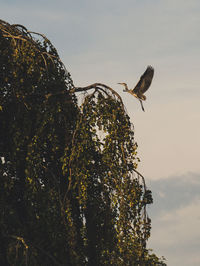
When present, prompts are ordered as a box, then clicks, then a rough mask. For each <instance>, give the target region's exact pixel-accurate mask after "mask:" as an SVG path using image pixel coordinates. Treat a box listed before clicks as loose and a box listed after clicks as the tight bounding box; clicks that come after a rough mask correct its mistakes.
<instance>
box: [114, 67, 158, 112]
mask: <svg viewBox="0 0 200 266" xmlns="http://www.w3.org/2000/svg"><path fill="white" fill-rule="evenodd" d="M153 75H154V69H153V67H152V66H148V67H147V69H146V71H145V72H144V74H143V75H142V76H141V77H140V80H139V81H138V83H137V84H136V86H135V87H134V89H130V90H129V89H128V86H127V84H126V83H118V84H121V85H123V86H124V87H125V90H124V91H126V92H129V93H130V94H132V95H133V96H135V97H136V98H138V99H139V101H140V103H141V106H142V110H143V111H144V107H143V105H142V101H145V100H146V96H145V95H144V93H145V92H146V91H147V90H148V88H149V87H150V85H151V82H152V79H153Z"/></svg>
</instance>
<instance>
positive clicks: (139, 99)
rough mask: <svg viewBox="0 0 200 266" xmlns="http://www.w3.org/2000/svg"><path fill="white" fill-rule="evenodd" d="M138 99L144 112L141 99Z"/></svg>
mask: <svg viewBox="0 0 200 266" xmlns="http://www.w3.org/2000/svg"><path fill="white" fill-rule="evenodd" d="M139 101H140V104H141V107H142V111H144V112H145V110H144V106H143V103H142V100H140V99H139Z"/></svg>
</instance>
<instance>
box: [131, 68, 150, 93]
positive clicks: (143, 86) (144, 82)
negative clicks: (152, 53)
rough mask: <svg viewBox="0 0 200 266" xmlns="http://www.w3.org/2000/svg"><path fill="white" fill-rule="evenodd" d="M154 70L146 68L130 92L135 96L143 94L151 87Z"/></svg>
mask: <svg viewBox="0 0 200 266" xmlns="http://www.w3.org/2000/svg"><path fill="white" fill-rule="evenodd" d="M153 75H154V69H153V67H152V66H148V67H147V69H146V71H145V72H144V74H143V75H142V76H141V77H140V80H139V81H138V83H137V85H136V86H135V88H134V89H133V90H132V91H133V92H134V93H135V94H136V95H138V94H143V93H145V92H146V91H147V90H148V88H149V87H150V85H151V81H152V79H153Z"/></svg>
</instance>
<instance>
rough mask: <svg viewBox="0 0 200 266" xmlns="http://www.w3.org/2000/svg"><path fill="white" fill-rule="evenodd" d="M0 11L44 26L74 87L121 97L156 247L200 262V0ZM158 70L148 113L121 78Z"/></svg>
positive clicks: (191, 265)
mask: <svg viewBox="0 0 200 266" xmlns="http://www.w3.org/2000/svg"><path fill="white" fill-rule="evenodd" d="M0 3H1V10H0V12H1V19H3V20H5V21H7V22H9V23H11V24H12V23H13V24H17V23H18V24H22V25H24V26H26V27H27V28H28V29H29V30H32V31H37V32H40V33H43V34H45V35H46V36H47V37H48V38H49V39H50V40H51V41H52V43H53V44H54V45H55V47H56V48H57V50H58V53H59V55H60V57H61V60H62V61H63V62H64V64H65V66H66V68H67V69H68V70H69V72H70V73H71V75H72V78H73V80H74V84H75V86H86V85H89V84H91V83H94V82H101V83H104V84H107V85H109V86H111V87H113V88H114V89H115V90H116V91H117V92H118V93H120V95H121V96H122V98H123V100H124V103H125V105H126V108H127V111H128V114H129V115H130V117H131V121H132V122H133V124H134V126H135V139H136V141H137V143H138V146H139V148H138V155H139V157H140V159H141V163H140V165H139V168H138V169H139V171H140V172H141V173H142V174H143V175H144V176H145V177H146V180H147V185H148V187H149V188H150V189H151V190H152V191H153V196H154V204H153V205H152V206H151V207H149V208H148V210H149V215H150V217H151V218H152V227H153V228H152V236H151V238H150V240H149V247H150V248H153V250H154V252H155V253H156V254H157V255H159V256H161V255H163V256H165V257H166V259H167V265H169V266H179V265H180V266H197V265H198V266H199V265H200V252H199V248H200V231H199V226H200V214H199V210H200V193H199V191H200V162H199V159H200V89H199V86H200V85H199V84H200V1H199V0H190V1H186V0H185V1H184V0H151V1H150V0H124V1H119V0H101V1H97V0H65V1H64V0H58V1H52V0H48V1H47V0H43V1H42V0H40V1H39V0H35V1H20V0H18V1H16V0H0ZM147 65H152V66H153V67H154V68H155V76H154V79H153V82H152V85H151V87H150V89H149V91H148V92H147V93H146V96H147V101H146V102H145V103H144V107H145V112H142V110H141V107H140V104H139V102H138V101H137V100H136V99H135V98H133V97H130V95H128V94H127V93H124V92H122V87H121V86H120V85H117V83H118V82H127V83H128V85H129V87H130V88H131V87H134V85H135V84H136V83H137V81H138V79H139V78H140V76H141V74H142V73H143V72H144V71H145V69H146V66H147Z"/></svg>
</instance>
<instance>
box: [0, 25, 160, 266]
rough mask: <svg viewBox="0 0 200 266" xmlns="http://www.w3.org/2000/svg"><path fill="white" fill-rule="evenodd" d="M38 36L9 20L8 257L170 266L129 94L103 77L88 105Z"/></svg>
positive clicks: (4, 192) (3, 224) (4, 52)
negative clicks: (141, 168)
mask: <svg viewBox="0 0 200 266" xmlns="http://www.w3.org/2000/svg"><path fill="white" fill-rule="evenodd" d="M33 35H34V34H33V33H31V32H29V31H27V30H26V28H24V27H23V26H20V25H10V24H8V23H6V22H4V21H0V73H1V79H0V125H1V126H0V127H1V129H0V158H1V160H0V178H1V183H0V184H1V185H0V208H1V217H0V229H1V231H0V237H1V243H0V250H1V252H0V261H2V263H3V265H33V266H35V265H41V266H42V265H73V266H74V265H88V266H89V265H91V266H92V265H165V264H164V262H163V261H162V260H160V259H158V258H157V257H156V255H154V254H150V252H149V251H148V250H147V249H146V241H147V240H148V238H149V236H150V229H151V221H150V219H149V217H148V216H147V214H146V205H147V204H150V203H152V196H151V191H149V190H147V189H146V186H145V182H144V178H143V177H142V176H141V175H140V174H139V173H138V172H137V171H136V168H137V163H138V160H139V159H138V158H137V151H136V149H137V144H136V143H135V141H134V131H133V128H132V125H131V123H130V119H129V117H128V115H127V114H126V112H125V110H124V106H123V103H122V101H121V98H120V97H118V95H117V93H116V92H114V91H113V90H112V89H111V88H109V87H107V86H106V85H103V84H94V85H93V86H90V88H88V89H92V90H91V93H88V92H87V93H86V95H85V96H84V98H83V103H82V104H81V106H78V104H77V98H76V96H75V92H76V91H78V89H76V88H75V87H74V85H73V82H72V79H71V77H70V74H69V73H68V72H67V71H66V69H65V67H64V65H63V64H62V62H61V61H60V59H59V56H58V54H57V51H56V49H55V48H54V47H53V46H52V44H51V43H50V41H49V40H48V39H47V38H46V37H44V36H42V35H38V36H39V37H42V38H39V39H34V37H33ZM101 85H102V86H101ZM84 90H85V91H87V88H85V89H84ZM79 91H80V89H79Z"/></svg>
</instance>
